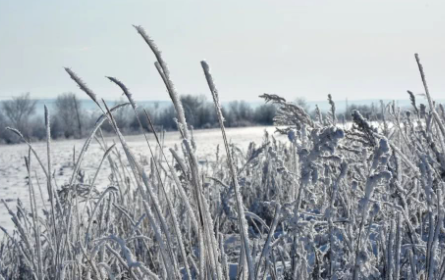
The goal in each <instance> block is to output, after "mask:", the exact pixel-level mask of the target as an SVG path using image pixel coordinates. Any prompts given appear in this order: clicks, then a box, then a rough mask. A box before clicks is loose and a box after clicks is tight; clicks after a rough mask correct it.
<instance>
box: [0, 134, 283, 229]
mask: <svg viewBox="0 0 445 280" xmlns="http://www.w3.org/2000/svg"><path fill="white" fill-rule="evenodd" d="M265 130H267V131H268V132H269V133H273V132H274V131H275V128H274V127H249V128H231V129H227V135H228V137H229V140H230V141H231V142H232V143H234V144H235V145H236V146H238V147H239V148H241V149H242V150H245V149H246V148H247V146H248V145H249V143H250V142H252V141H253V142H256V143H260V142H261V139H262V137H263V135H264V131H265ZM149 137H150V139H151V140H152V141H151V142H150V143H151V145H152V148H154V147H156V145H155V142H154V137H153V135H152V134H150V135H149ZM194 138H195V142H196V145H197V155H198V157H199V158H198V159H199V160H204V159H206V160H211V159H214V158H215V153H216V148H217V145H218V144H220V145H221V144H222V143H223V141H222V137H221V130H220V129H208V130H197V131H195V132H194ZM125 139H126V140H127V142H128V143H129V145H130V147H131V148H132V149H133V151H134V153H135V155H136V156H137V157H139V160H140V162H147V161H148V160H149V159H150V153H149V150H148V148H147V143H146V141H145V138H144V137H143V135H135V136H127V137H125ZM105 140H106V142H107V143H108V145H111V144H113V141H115V142H116V143H117V145H116V146H117V147H118V149H119V150H121V149H120V144H119V141H118V140H117V139H116V138H114V137H107V138H105ZM84 142H85V140H60V141H54V142H53V143H52V147H51V148H52V165H53V172H54V174H55V181H56V182H57V185H58V186H61V185H63V184H66V183H67V182H68V180H69V179H70V176H71V175H72V171H73V153H74V149H75V151H76V154H77V153H78V152H79V151H80V149H81V148H82V146H83V144H84ZM180 143H181V139H180V136H179V133H178V132H167V133H166V134H165V139H164V149H165V151H167V152H166V155H170V153H169V152H168V149H169V148H173V147H174V146H175V145H180ZM32 146H33V147H34V149H35V150H36V152H37V153H38V155H39V156H40V157H41V159H42V161H43V162H44V164H46V143H44V142H40V143H33V144H32ZM103 154H104V151H103V150H102V148H101V147H100V145H99V144H98V143H97V142H95V141H93V142H92V143H91V145H90V147H89V148H88V151H87V154H86V157H85V159H84V160H83V162H82V165H81V169H82V171H83V172H85V179H86V181H88V180H89V179H91V178H92V177H93V176H94V173H95V171H96V170H97V167H98V166H99V163H100V161H101V159H102V157H103ZM27 155H28V147H27V145H25V144H20V145H0V199H4V200H5V201H6V202H8V205H9V206H14V205H15V203H16V201H17V199H20V200H21V201H22V202H23V203H24V205H25V207H29V195H28V186H27V171H26V167H25V160H24V157H25V156H27ZM123 158H125V156H124V157H123ZM110 173H111V172H110V166H109V163H108V162H107V161H104V164H103V166H102V169H101V171H100V173H99V175H98V177H97V179H96V184H97V185H98V187H99V188H100V187H102V188H104V187H106V186H107V183H108V182H109V179H108V176H109V175H110ZM32 174H33V175H37V176H36V177H37V178H39V180H38V181H40V185H41V188H42V191H43V193H44V195H45V194H46V189H45V188H46V185H45V182H46V181H45V178H44V173H43V172H42V170H41V168H40V166H39V165H38V163H37V161H36V160H35V159H34V160H33V161H32ZM38 181H37V180H34V185H35V186H37V185H38V183H39V182H38ZM37 203H39V201H38V202H37ZM0 225H1V226H3V227H5V228H6V229H8V230H12V222H11V220H10V216H9V215H8V213H7V210H6V208H5V207H4V206H3V205H0ZM1 235H2V233H1V232H0V236H1Z"/></svg>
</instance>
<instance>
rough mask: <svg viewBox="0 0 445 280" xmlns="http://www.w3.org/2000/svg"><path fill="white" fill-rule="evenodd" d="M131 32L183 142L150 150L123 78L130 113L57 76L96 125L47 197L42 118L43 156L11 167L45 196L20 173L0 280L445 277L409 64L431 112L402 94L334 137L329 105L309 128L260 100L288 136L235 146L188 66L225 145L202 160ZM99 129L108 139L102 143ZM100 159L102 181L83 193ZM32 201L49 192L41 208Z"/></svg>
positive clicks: (430, 120)
mask: <svg viewBox="0 0 445 280" xmlns="http://www.w3.org/2000/svg"><path fill="white" fill-rule="evenodd" d="M136 30H137V32H138V33H139V34H140V35H141V37H142V38H143V39H144V41H145V42H146V43H147V45H148V46H149V47H150V49H151V50H152V52H153V53H154V55H155V57H156V63H155V66H156V68H157V70H158V72H159V74H160V76H161V78H162V80H163V81H164V83H165V86H166V88H167V91H168V93H169V95H170V97H171V99H172V102H173V104H174V108H175V112H176V119H175V121H176V124H177V127H178V129H179V131H180V134H181V136H182V142H181V143H179V145H178V146H177V148H175V149H170V150H168V151H167V150H166V149H164V148H163V142H162V134H158V133H156V129H155V124H154V123H153V122H152V120H151V119H150V116H149V115H148V114H145V115H141V114H138V113H137V112H138V111H137V104H136V103H135V102H134V101H133V99H132V97H131V93H130V92H129V90H128V89H127V87H126V86H125V85H124V83H123V82H121V81H119V80H117V79H115V78H110V80H111V81H112V82H113V83H115V84H116V86H118V87H119V88H120V89H121V90H122V91H123V93H124V94H125V96H126V97H127V99H128V103H124V104H121V105H118V106H116V107H114V108H109V107H108V106H107V104H106V103H105V102H102V101H101V100H100V99H99V97H98V96H97V95H96V94H95V93H94V91H92V90H91V89H90V88H89V87H88V86H87V85H86V84H85V83H84V82H83V81H82V80H81V79H80V78H79V77H78V76H77V75H76V74H75V73H74V72H73V71H72V70H71V69H68V68H67V69H66V71H67V72H68V74H69V75H70V77H71V78H72V79H73V80H74V81H75V82H76V83H77V84H78V85H79V87H80V88H81V90H83V91H84V92H85V93H86V94H87V95H88V96H89V97H90V98H91V99H92V100H93V101H94V102H95V103H96V104H97V106H98V108H99V110H101V112H102V116H101V118H99V119H98V121H97V122H96V124H95V127H94V129H93V131H92V133H91V134H90V136H89V137H88V138H87V139H86V141H85V145H84V146H83V148H82V150H81V151H80V153H79V155H78V157H77V159H76V164H75V166H74V167H73V173H72V174H73V175H72V177H71V180H70V181H69V182H68V183H67V184H66V185H64V186H60V187H58V186H56V185H55V184H54V175H53V174H54V172H53V170H52V166H51V157H52V156H55V155H52V154H51V140H50V135H51V124H50V121H49V120H50V117H49V113H48V111H47V110H46V114H45V119H46V123H45V125H46V135H47V154H46V157H47V159H46V160H45V161H43V160H42V159H41V158H39V156H40V155H38V154H37V153H35V152H34V150H33V149H32V146H31V145H29V154H28V156H27V157H26V158H25V163H26V167H27V169H28V171H30V170H31V165H34V164H38V165H40V167H41V168H42V169H43V170H44V172H45V174H46V178H47V180H46V182H45V183H46V189H45V186H42V188H39V187H40V185H37V184H36V182H35V180H34V179H33V176H32V174H31V172H29V176H28V182H29V184H28V186H29V196H30V198H31V199H30V205H23V204H22V203H20V201H19V203H18V205H17V210H13V209H10V211H9V212H10V215H11V218H12V221H13V222H14V224H15V230H14V232H7V231H6V230H4V229H3V228H2V229H3V231H4V233H5V238H4V240H3V242H2V243H1V247H0V279H249V280H251V279H443V278H444V276H445V259H444V258H443V256H444V252H443V250H444V245H445V235H444V231H443V230H444V209H443V203H444V202H443V198H444V197H443V187H444V180H445V157H444V155H445V143H444V137H445V129H444V125H445V114H444V111H443V107H441V106H437V104H435V103H434V102H433V101H432V100H431V97H430V94H429V92H428V87H427V84H426V81H425V76H424V73H423V69H422V66H421V64H420V61H419V59H418V57H417V56H416V59H417V63H418V65H419V70H420V73H421V77H422V81H423V83H424V86H425V91H426V92H425V93H426V97H427V99H428V108H429V109H425V108H424V110H423V113H421V112H420V110H418V109H417V107H418V106H417V104H416V100H415V97H414V95H412V96H411V98H412V103H413V108H414V109H413V111H410V112H402V111H401V110H399V109H397V108H395V106H392V105H391V104H389V105H384V104H382V107H381V111H380V112H378V113H379V114H380V115H381V116H383V118H379V119H381V121H379V122H378V123H370V122H369V121H368V120H367V119H365V118H364V117H363V116H362V115H361V114H360V112H358V111H355V112H354V113H353V116H352V117H353V120H354V125H353V126H352V128H351V129H345V128H342V127H341V126H339V125H338V124H337V120H336V117H335V103H334V101H333V99H332V97H331V96H329V101H330V102H331V106H332V110H331V114H330V115H328V116H326V117H323V116H322V114H318V117H317V119H316V120H314V119H312V118H311V117H310V115H309V114H308V113H306V112H305V111H304V110H303V109H302V108H301V107H300V106H298V105H295V104H292V103H288V102H287V101H286V100H285V99H283V98H281V97H279V96H277V95H272V94H264V95H262V97H263V98H264V99H265V100H266V101H267V102H272V103H274V104H275V106H276V107H277V108H278V115H277V116H276V117H275V123H276V125H277V133H281V134H285V135H287V138H288V139H287V141H285V142H280V141H278V140H277V139H276V138H275V137H274V136H273V135H269V134H268V133H265V135H264V139H263V142H262V143H256V144H255V143H252V144H250V145H249V147H248V149H247V151H246V152H243V151H242V150H241V149H239V148H238V147H236V145H233V144H231V143H229V142H228V140H227V137H226V134H225V127H224V116H223V113H222V111H221V107H220V104H219V97H218V91H217V89H216V86H215V84H214V81H213V78H212V75H211V73H210V70H209V66H208V65H207V63H206V62H202V63H201V65H202V68H203V72H204V76H205V79H206V81H207V84H208V86H209V89H210V92H211V96H212V98H213V101H214V105H215V106H214V107H215V112H216V116H217V118H218V122H219V124H220V127H221V137H222V138H223V139H224V147H223V149H221V150H220V149H219V147H218V150H217V151H215V156H214V158H208V159H207V161H206V162H204V163H202V162H198V160H197V157H196V150H197V149H199V146H198V147H197V146H196V144H195V142H194V140H193V133H192V131H191V130H190V127H189V125H188V123H187V120H186V118H185V114H184V109H183V107H182V104H181V99H180V97H179V95H178V93H177V91H176V89H175V87H174V85H173V82H172V80H171V77H170V73H169V71H168V68H167V65H166V63H165V62H164V60H163V58H162V56H161V53H160V51H159V50H158V48H157V47H156V45H155V44H154V42H153V40H152V39H151V38H150V37H149V36H148V35H147V34H146V33H145V31H144V30H143V29H142V28H141V27H136ZM123 106H126V107H128V108H130V109H131V110H133V113H135V116H136V118H137V120H138V123H139V126H140V128H141V132H143V133H144V130H143V125H142V123H143V122H144V123H148V124H149V125H150V127H151V128H152V131H153V132H154V134H155V138H156V141H154V142H149V141H148V137H146V140H147V154H149V155H150V157H151V160H150V162H149V164H148V168H147V166H144V167H143V166H142V164H141V163H140V162H138V160H137V158H136V157H135V155H134V154H133V152H132V150H131V147H130V146H129V145H127V143H126V141H125V137H124V136H122V133H121V132H120V129H119V126H118V124H117V122H116V120H115V118H114V116H113V112H114V111H115V110H117V109H118V108H120V107H123ZM423 107H425V106H423ZM104 122H108V124H109V125H110V126H111V127H112V128H113V130H114V132H115V134H116V135H117V137H118V139H119V143H117V144H114V143H113V144H112V143H107V141H105V139H104V138H103V137H100V136H101V133H100V131H101V126H102V124H103V123H104ZM10 130H11V132H14V133H16V134H17V135H18V136H19V137H21V134H20V131H18V130H15V129H13V128H11V129H10ZM144 135H145V136H147V135H146V134H144ZM21 138H22V139H23V140H24V138H23V137H21ZM91 141H97V142H99V143H100V144H101V147H102V148H103V152H104V155H103V158H102V161H101V163H100V165H99V166H98V168H97V172H96V175H95V176H94V177H93V178H92V179H91V180H88V181H87V182H85V181H83V180H82V182H81V181H79V178H78V176H77V174H78V170H79V169H80V168H81V165H82V161H83V160H84V155H85V152H86V151H87V149H88V146H89V144H90V143H91ZM124 158H125V160H124ZM43 162H45V164H44V163H43ZM104 162H108V164H109V165H110V166H111V170H112V173H111V174H110V184H109V185H108V186H97V185H96V184H95V178H96V176H97V174H98V173H99V172H101V166H102V164H103V163H104ZM126 163H128V164H126ZM42 189H44V191H42ZM41 192H45V193H47V195H48V197H49V201H45V202H44V205H45V207H44V208H43V209H39V208H38V207H37V204H38V203H37V201H38V200H39V199H43V197H44V195H43V194H41ZM4 205H5V206H6V207H9V206H8V205H7V204H6V203H4Z"/></svg>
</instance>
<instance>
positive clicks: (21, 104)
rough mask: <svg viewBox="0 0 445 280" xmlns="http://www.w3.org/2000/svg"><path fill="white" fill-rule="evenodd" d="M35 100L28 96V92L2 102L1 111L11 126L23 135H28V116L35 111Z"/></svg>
mask: <svg viewBox="0 0 445 280" xmlns="http://www.w3.org/2000/svg"><path fill="white" fill-rule="evenodd" d="M36 103H37V101H36V100H32V99H31V98H30V94H29V93H24V94H21V95H19V96H16V97H13V98H12V100H7V101H4V102H3V103H2V109H3V113H4V115H5V116H6V118H7V119H8V120H9V122H10V124H11V126H13V127H14V128H17V129H18V130H20V131H21V132H22V133H23V134H24V135H25V136H29V132H30V129H29V118H30V116H31V115H32V114H34V112H35V108H36Z"/></svg>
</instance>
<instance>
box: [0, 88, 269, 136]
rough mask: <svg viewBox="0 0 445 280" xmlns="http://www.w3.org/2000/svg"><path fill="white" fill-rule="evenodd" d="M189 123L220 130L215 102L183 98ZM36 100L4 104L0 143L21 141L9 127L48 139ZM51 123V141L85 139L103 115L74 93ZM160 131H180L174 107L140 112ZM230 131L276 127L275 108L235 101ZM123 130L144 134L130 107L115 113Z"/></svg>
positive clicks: (59, 102) (55, 109) (60, 102)
mask: <svg viewBox="0 0 445 280" xmlns="http://www.w3.org/2000/svg"><path fill="white" fill-rule="evenodd" d="M181 101H182V105H183V107H184V111H185V117H186V119H187V123H188V124H189V125H190V126H192V127H193V128H195V129H204V128H213V127H217V126H218V119H217V117H216V114H215V108H214V105H213V103H212V102H210V101H209V100H207V99H206V98H205V97H204V96H195V95H184V96H182V97H181ZM125 102H126V101H125V100H118V101H115V102H114V104H109V105H110V106H115V105H118V104H122V103H125ZM36 103H37V101H36V100H33V99H31V98H30V95H29V94H22V95H20V96H17V97H14V98H12V100H8V101H3V102H1V103H0V143H7V144H12V143H17V142H19V137H17V135H15V134H14V133H12V132H11V131H8V130H7V129H6V127H12V128H16V129H18V130H19V131H20V132H21V133H22V134H23V135H24V136H25V138H27V139H30V140H43V139H44V138H45V133H46V132H45V129H44V117H43V116H38V115H37V114H36V113H35V111H36ZM48 110H49V112H50V121H51V137H52V138H53V139H58V138H82V137H85V136H86V135H87V134H88V132H89V131H90V130H91V129H92V127H93V126H94V124H95V122H96V120H97V119H98V118H99V116H100V115H101V112H99V111H97V112H94V113H93V112H91V111H90V110H86V109H84V108H82V103H81V102H80V99H79V98H78V97H77V96H76V95H75V94H74V93H63V94H60V95H59V96H58V97H57V99H56V101H55V103H54V104H53V106H51V107H50V108H48ZM144 111H145V112H147V114H148V115H149V116H150V118H151V120H152V121H153V123H154V124H155V126H156V129H159V130H167V131H170V130H176V129H177V126H176V123H175V118H176V112H175V110H174V107H173V105H171V106H167V107H163V108H159V107H151V108H143V107H140V108H138V114H139V117H140V120H141V121H142V125H143V127H144V129H146V130H149V125H148V121H147V118H146V116H145V112H144ZM222 111H223V114H224V116H225V124H226V126H227V127H241V126H255V125H272V124H273V118H274V116H275V113H276V109H275V106H274V105H272V104H264V105H261V106H257V107H255V108H252V107H251V106H250V104H249V103H247V102H244V101H233V102H230V103H229V104H228V105H226V106H224V107H223V108H222ZM113 116H114V117H115V120H116V122H117V125H118V127H119V128H120V130H121V131H122V132H123V133H125V134H137V133H140V128H139V124H138V121H137V118H136V117H135V114H134V112H133V110H131V109H130V107H129V106H127V107H122V108H120V109H118V110H116V111H115V112H114V113H113ZM101 128H102V131H103V132H104V133H109V132H112V131H113V129H112V127H111V126H110V125H109V124H108V123H107V122H105V123H104V124H103V125H102V127H101Z"/></svg>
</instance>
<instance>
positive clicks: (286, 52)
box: [0, 0, 445, 100]
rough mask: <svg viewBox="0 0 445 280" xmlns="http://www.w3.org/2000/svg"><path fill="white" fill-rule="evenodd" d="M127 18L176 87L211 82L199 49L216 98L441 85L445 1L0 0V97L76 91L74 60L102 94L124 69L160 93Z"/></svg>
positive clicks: (149, 93) (352, 93)
mask: <svg viewBox="0 0 445 280" xmlns="http://www.w3.org/2000/svg"><path fill="white" fill-rule="evenodd" d="M132 24H138V25H142V26H144V27H145V29H146V31H147V32H148V33H149V34H150V35H151V36H152V37H153V39H154V40H155V41H156V43H157V44H158V46H159V47H160V48H161V50H162V51H163V54H164V58H165V60H166V61H167V63H168V65H169V67H170V70H171V73H172V78H173V80H174V82H175V84H176V86H177V89H178V91H179V92H180V93H183V94H185V93H197V94H207V95H208V94H209V93H208V89H207V87H206V84H205V79H204V77H203V74H202V70H201V69H200V64H199V61H200V60H202V59H206V60H207V62H208V63H209V64H210V66H211V68H212V72H213V75H214V77H215V78H216V85H217V86H218V88H219V90H220V95H221V98H222V99H223V100H232V99H245V100H257V96H258V95H260V94H262V93H263V92H268V93H276V94H280V95H282V96H284V97H286V98H289V99H294V98H296V97H305V98H306V99H308V100H324V99H325V98H326V95H327V94H328V93H332V94H333V96H334V98H335V99H337V100H344V99H345V98H349V99H350V100H354V99H369V98H385V99H388V98H394V99H406V98H407V95H406V93H405V90H406V89H411V90H414V91H415V92H422V87H421V82H420V79H419V75H418V71H417V68H416V64H415V60H414V56H413V54H414V53H415V52H419V53H420V56H421V59H422V61H423V64H424V67H425V69H426V74H427V78H428V81H429V84H430V88H431V91H432V94H433V96H434V97H436V98H443V97H444V96H445V95H444V92H445V78H444V77H445V51H444V49H445V48H444V47H445V2H444V1H431V0H427V1H425V0H424V1H411V0H403V1H402V0H400V1H393V0H385V1H383V0H382V1H380V0H374V1H360V0H349V1H342V0H335V1H323V0H316V1H314V0H305V1H302V0H290V1H284V0H281V1H272V0H270V1H262V0H243V1H240V0H237V1H232V0H225V1H212V0H206V1H186V0H181V1H173V0H165V1H149V0H140V1H136V0H126V1H123V0H121V1H117V0H94V1H91V0H90V1H83V0H82V1H80V0H76V1H56V0H54V1H46V0H39V1H35V0H32V1H31V0H22V1H19V0H16V1H6V0H0V98H8V97H10V96H13V95H16V94H20V93H22V92H30V93H31V94H32V96H33V97H35V98H51V97H55V96H56V95H57V94H59V93H62V92H66V91H75V92H79V91H78V90H77V88H76V86H75V85H74V83H73V82H72V81H71V80H70V79H69V77H68V76H67V75H66V73H65V72H64V70H63V67H71V68H72V69H73V70H74V71H75V72H76V73H77V74H78V75H79V76H81V77H82V78H83V79H84V80H85V81H86V82H87V83H88V84H89V86H90V87H91V88H92V89H93V90H94V91H95V92H96V93H97V94H98V95H99V96H101V97H103V98H106V99H116V98H117V97H118V96H119V94H120V92H119V90H118V89H117V88H116V87H114V86H113V85H112V84H111V83H110V82H109V81H107V80H106V79H105V78H104V76H105V75H108V76H116V77H117V78H119V79H121V80H122V81H123V82H124V83H125V84H126V85H127V86H128V87H129V88H130V90H131V91H132V92H133V94H134V96H135V98H136V99H139V100H166V99H168V95H167V94H166V92H165V89H164V86H163V84H162V81H161V79H160V78H159V77H158V75H157V73H156V70H155V68H154V66H153V62H154V57H153V55H152V54H151V52H150V51H149V49H148V47H147V46H146V45H145V43H144V42H143V41H142V39H141V38H140V37H139V35H138V34H137V33H136V32H135V30H134V29H133V27H132V26H131V25H132Z"/></svg>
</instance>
